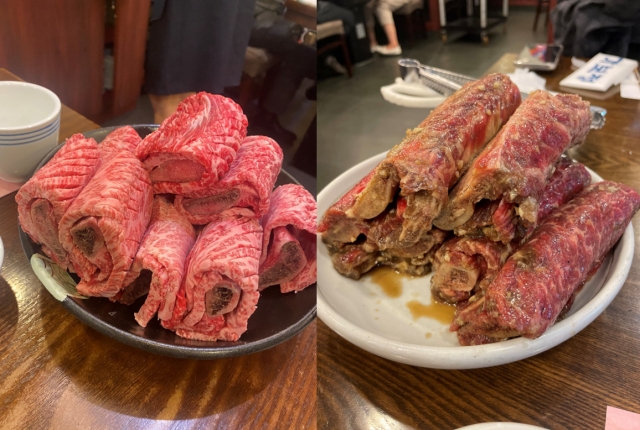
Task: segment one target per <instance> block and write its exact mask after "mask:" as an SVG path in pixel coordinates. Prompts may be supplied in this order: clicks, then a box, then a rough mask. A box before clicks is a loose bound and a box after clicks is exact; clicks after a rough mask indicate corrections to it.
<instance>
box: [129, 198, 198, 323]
mask: <svg viewBox="0 0 640 430" xmlns="http://www.w3.org/2000/svg"><path fill="white" fill-rule="evenodd" d="M195 240H196V232H195V230H194V228H193V226H192V225H191V224H190V223H189V221H187V219H186V218H185V217H184V216H182V215H181V214H180V213H179V212H178V211H177V209H176V208H175V206H174V205H173V204H171V202H169V201H168V200H167V199H166V198H165V197H163V196H156V197H155V198H154V200H153V211H152V214H151V222H150V223H149V228H147V231H146V233H145V235H144V238H143V239H142V243H141V244H140V248H139V249H138V252H137V253H136V257H135V259H134V260H133V264H132V265H131V270H130V271H129V273H128V274H127V277H126V278H125V280H124V285H125V288H124V290H122V291H121V294H119V298H118V299H119V301H120V302H122V303H125V304H131V303H133V301H134V300H135V299H137V298H138V297H141V296H143V295H144V294H147V293H148V294H147V298H146V300H145V302H144V304H143V305H142V307H141V308H140V310H139V311H138V312H137V313H135V314H134V317H135V319H136V321H138V323H139V324H140V325H141V326H142V327H146V326H147V323H148V322H149V321H150V320H151V318H153V316H154V315H155V314H156V312H157V313H158V318H159V319H161V320H169V319H171V316H172V315H173V307H174V304H175V301H176V294H177V293H178V289H179V288H180V283H181V282H182V279H183V278H184V273H185V261H186V259H187V255H188V254H189V251H191V248H192V247H193V244H194V242H195Z"/></svg>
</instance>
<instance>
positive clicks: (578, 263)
mask: <svg viewBox="0 0 640 430" xmlns="http://www.w3.org/2000/svg"><path fill="white" fill-rule="evenodd" d="M639 208H640V195H639V194H638V193H637V192H636V191H635V190H633V189H632V188H630V187H628V186H626V185H623V184H617V183H615V182H609V181H604V182H598V183H595V184H592V185H590V186H589V187H587V188H586V189H585V190H584V191H582V192H581V193H580V194H579V195H578V196H576V197H575V198H574V199H573V200H571V201H570V202H569V203H567V204H566V205H564V206H562V207H561V208H559V209H558V210H556V211H554V212H553V213H552V214H551V215H550V216H549V217H547V218H546V219H545V220H544V221H543V222H542V223H541V224H540V225H539V226H538V227H537V228H536V230H535V231H534V233H533V235H532V236H531V238H530V239H529V241H528V242H527V243H526V244H524V245H523V246H522V247H521V248H520V249H519V250H518V251H517V252H516V253H515V254H513V255H512V256H511V257H509V259H508V260H507V261H506V263H505V264H504V266H503V267H502V269H501V270H500V272H499V273H498V275H497V276H496V278H495V279H494V280H493V282H491V284H490V285H489V286H488V287H487V289H486V291H485V293H484V294H478V295H475V296H473V297H472V298H471V299H470V300H469V302H468V303H467V304H466V305H465V306H463V307H459V308H458V309H457V310H456V316H455V318H454V321H453V323H452V325H451V329H452V330H454V331H458V339H459V341H460V343H461V344H462V345H471V344H479V343H488V342H495V341H499V340H504V339H506V338H509V337H514V336H519V335H521V336H524V337H527V338H530V339H535V338H537V337H539V336H541V335H542V334H543V333H544V332H545V331H546V330H547V328H548V327H549V326H551V325H552V324H553V323H554V322H555V321H556V319H557V317H558V315H559V314H560V312H561V311H562V310H563V309H564V308H565V306H566V305H567V303H568V302H569V301H570V300H571V299H572V297H573V295H574V294H575V292H576V291H577V290H578V289H579V288H581V287H582V285H583V284H584V283H585V282H586V281H587V279H588V277H589V276H590V275H591V274H592V273H593V271H594V269H595V268H597V267H598V266H599V265H600V263H601V262H602V260H603V259H604V257H605V255H606V254H607V252H608V251H609V250H610V249H611V247H613V245H614V244H615V243H616V241H617V240H618V239H619V238H620V236H622V233H623V232H624V230H625V228H626V227H627V225H628V224H629V222H630V221H631V218H632V217H633V215H634V214H635V213H636V211H637V210H638V209H639Z"/></svg>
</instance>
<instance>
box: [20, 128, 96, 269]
mask: <svg viewBox="0 0 640 430" xmlns="http://www.w3.org/2000/svg"><path fill="white" fill-rule="evenodd" d="M100 164H101V156H100V151H99V150H98V144H97V143H96V142H95V140H93V139H85V137H84V136H83V135H81V134H74V135H73V136H71V137H70V138H69V139H67V141H66V142H65V143H64V145H63V146H62V147H61V148H60V150H59V151H58V152H57V153H56V155H54V156H53V158H52V159H51V160H50V161H49V162H48V163H47V164H46V165H45V166H43V167H42V168H41V169H40V170H38V171H37V172H36V173H35V174H34V175H33V176H32V177H31V179H29V180H28V181H27V183H25V184H24V185H23V186H22V187H21V188H20V190H18V193H17V194H16V203H17V204H18V220H19V221H20V226H21V227H22V229H23V230H24V231H25V233H27V234H28V235H29V237H30V238H31V240H33V241H34V242H35V243H39V244H40V245H42V251H43V252H44V253H45V254H46V255H48V256H49V257H50V258H51V259H52V260H53V261H54V262H55V263H56V264H58V265H60V266H61V267H63V268H65V269H66V268H67V267H68V266H69V259H68V256H67V251H65V249H64V248H63V246H62V244H61V243H60V240H59V238H58V226H59V224H60V220H61V219H62V216H63V215H64V213H65V212H66V211H67V209H68V208H69V206H70V205H71V203H73V201H74V200H75V198H76V197H77V196H78V194H80V192H81V191H82V190H83V189H84V187H85V186H86V185H87V183H89V181H90V180H91V178H93V176H94V175H95V173H96V171H97V170H98V168H99V167H100Z"/></svg>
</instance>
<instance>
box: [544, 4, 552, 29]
mask: <svg viewBox="0 0 640 430" xmlns="http://www.w3.org/2000/svg"><path fill="white" fill-rule="evenodd" d="M546 3H547V15H546V16H545V18H544V26H545V27H546V26H548V25H549V10H550V9H551V5H550V4H549V2H548V1H547V2H546Z"/></svg>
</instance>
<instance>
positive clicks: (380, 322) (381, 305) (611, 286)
mask: <svg viewBox="0 0 640 430" xmlns="http://www.w3.org/2000/svg"><path fill="white" fill-rule="evenodd" d="M384 156H385V153H382V154H378V155H376V156H374V157H372V158H370V159H368V160H366V161H363V162H362V163H360V164H358V165H356V166H354V167H352V168H351V169H349V170H348V171H346V172H345V173H343V174H342V175H340V176H339V177H337V178H336V179H335V180H334V181H333V182H331V183H330V184H329V185H327V187H326V188H325V189H323V190H322V191H321V192H320V193H319V194H318V213H319V214H323V213H324V212H325V211H326V210H327V209H328V208H329V206H331V205H332V204H333V203H334V202H335V201H336V200H338V199H339V198H340V197H341V196H342V195H343V194H344V193H345V192H347V191H348V190H349V189H350V188H351V187H353V186H354V185H355V184H356V183H357V182H358V181H360V179H362V178H363V177H364V176H365V175H366V174H367V173H369V172H370V171H371V170H372V169H373V168H374V167H375V166H376V165H377V164H378V163H379V162H380V161H381V160H382V159H383V158H384ZM589 172H590V173H591V176H592V177H593V180H594V181H601V180H602V178H601V177H600V176H598V175H597V174H595V173H594V172H592V171H591V170H589ZM633 241H634V239H633V227H632V226H631V224H629V226H628V227H627V229H626V230H625V232H624V235H623V236H622V238H621V239H620V241H619V242H618V243H617V244H616V245H615V247H614V250H613V252H612V253H610V254H609V255H608V256H607V257H606V258H605V260H604V262H603V264H602V267H601V268H600V270H599V271H598V272H597V273H596V275H595V276H594V277H593V278H592V279H591V280H590V281H589V282H588V283H587V284H586V285H585V286H584V288H583V289H582V291H581V292H580V293H579V294H578V296H577V297H576V300H575V302H574V304H573V307H572V308H571V311H570V312H569V314H568V316H567V317H566V318H565V319H564V320H562V321H560V322H559V323H557V324H555V325H553V326H552V327H551V328H549V330H547V332H546V333H545V334H544V335H543V336H541V337H539V338H538V339H535V340H530V339H525V338H516V339H511V340H508V341H505V342H499V343H494V344H490V345H477V346H460V344H459V343H458V339H457V337H456V334H455V333H451V332H449V325H448V324H446V323H441V322H438V321H437V320H435V319H431V318H424V317H423V318H418V319H414V318H413V317H412V315H411V312H410V311H409V309H408V307H407V302H409V301H412V300H418V301H419V302H421V303H423V304H429V303H430V302H431V291H430V288H429V285H430V280H431V275H428V276H425V277H416V278H407V277H405V278H404V279H403V281H402V294H401V295H400V296H399V297H397V298H390V297H389V296H387V295H386V294H385V293H384V292H383V290H382V288H381V287H380V286H379V285H378V284H376V283H373V282H372V281H371V278H370V277H369V276H363V277H362V278H361V279H360V280H358V281H354V280H352V279H349V278H346V277H344V276H342V275H340V274H339V273H338V272H337V271H335V270H334V268H333V266H332V264H331V259H330V258H329V254H328V252H327V248H326V247H325V245H324V244H323V243H322V242H321V241H320V240H318V286H319V289H318V316H319V317H320V319H322V321H324V322H325V323H326V324H327V325H328V326H329V327H331V328H332V329H333V330H334V331H335V332H336V333H338V334H339V335H340V336H342V337H343V338H345V339H346V340H348V341H349V342H351V343H353V344H354V345H356V346H359V347H360V348H362V349H365V350H367V351H369V352H371V353H373V354H376V355H379V356H381V357H384V358H387V359H389V360H393V361H397V362H400V363H405V364H410V365H413V366H421V367H429V368H436V369H473V368H480V367H489V366H497V365H500V364H505V363H511V362H514V361H517V360H522V359H524V358H527V357H531V356H533V355H536V354H539V353H541V352H543V351H546V350H547V349H549V348H553V347H554V346H556V345H558V344H559V343H561V342H564V341H565V340H567V339H569V338H570V337H572V336H573V335H575V334H576V333H578V332H579V331H580V330H582V329H583V328H585V327H586V326H587V325H588V324H590V323H591V322H592V321H593V320H594V319H595V318H596V317H597V316H598V315H600V313H602V311H603V310H604V309H605V308H606V307H607V306H608V305H609V303H611V301H612V300H613V298H614V297H615V296H616V294H618V291H619V290H620V288H621V287H622V284H623V283H624V281H625V279H626V278H627V274H628V273H629V268H630V267H631V261H632V258H633V248H634V244H633Z"/></svg>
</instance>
